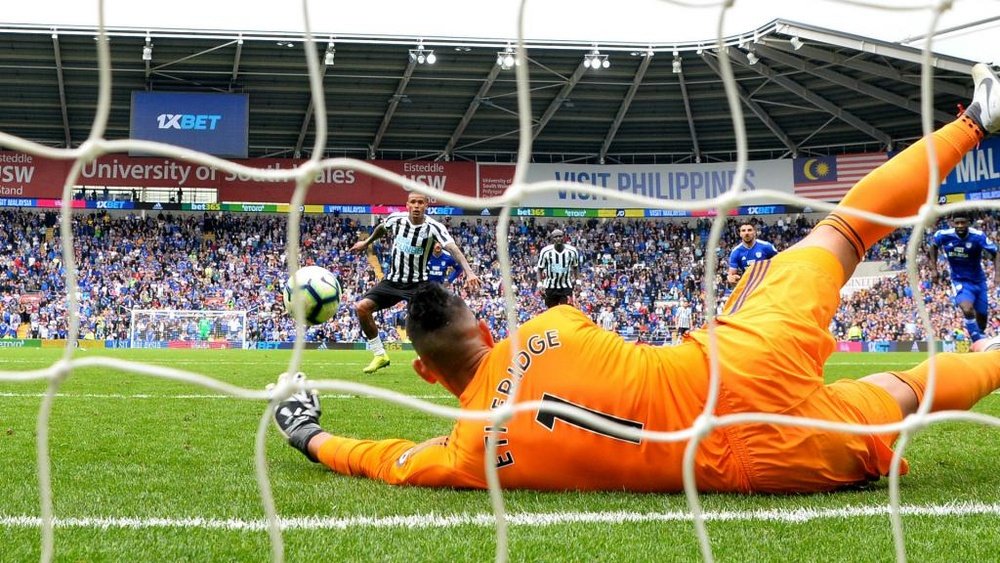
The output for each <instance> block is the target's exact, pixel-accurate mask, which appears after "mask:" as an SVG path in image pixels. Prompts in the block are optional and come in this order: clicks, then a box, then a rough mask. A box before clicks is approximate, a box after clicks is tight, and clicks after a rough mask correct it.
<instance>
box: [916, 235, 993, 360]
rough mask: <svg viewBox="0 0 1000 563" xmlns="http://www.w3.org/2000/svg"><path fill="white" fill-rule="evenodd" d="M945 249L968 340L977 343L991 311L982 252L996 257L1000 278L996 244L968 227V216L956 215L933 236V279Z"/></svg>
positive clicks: (930, 252)
mask: <svg viewBox="0 0 1000 563" xmlns="http://www.w3.org/2000/svg"><path fill="white" fill-rule="evenodd" d="M939 248H940V249H943V250H944V255H945V258H947V259H948V267H949V268H950V269H951V287H952V293H953V295H954V300H955V304H956V305H958V308H959V309H961V310H962V315H963V316H965V330H967V331H968V332H969V339H970V340H971V341H972V342H975V341H977V340H979V339H981V338H984V337H985V334H983V331H984V330H986V318H987V317H986V315H987V313H988V312H989V306H990V304H989V299H988V298H987V297H988V295H989V288H987V286H986V272H984V271H983V253H984V252H985V253H986V254H987V255H989V256H990V257H991V259H992V260H993V282H994V284H995V283H997V282H998V281H1000V255H998V254H997V245H996V244H994V243H993V241H991V240H990V239H989V237H987V236H986V234H985V233H983V232H982V231H980V230H979V229H973V228H969V218H968V217H964V216H961V215H956V216H954V217H952V219H951V227H950V228H947V229H939V230H938V231H937V232H935V233H934V237H933V238H932V239H931V243H930V248H929V249H928V255H929V258H930V262H931V275H932V279H935V280H937V279H941V280H942V281H944V278H943V277H942V276H939V275H938V249H939Z"/></svg>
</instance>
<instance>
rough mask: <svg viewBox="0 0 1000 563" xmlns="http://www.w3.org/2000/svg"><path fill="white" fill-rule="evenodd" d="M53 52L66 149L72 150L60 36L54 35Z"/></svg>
mask: <svg viewBox="0 0 1000 563" xmlns="http://www.w3.org/2000/svg"><path fill="white" fill-rule="evenodd" d="M52 50H53V51H54V52H55V61H56V81H57V82H58V84H59V108H60V110H61V111H62V121H63V138H64V139H65V141H66V148H71V146H72V145H71V143H72V142H73V136H72V135H70V131H69V110H68V109H67V108H66V81H65V80H64V79H63V65H62V52H61V49H60V48H59V36H58V35H56V34H55V33H53V34H52Z"/></svg>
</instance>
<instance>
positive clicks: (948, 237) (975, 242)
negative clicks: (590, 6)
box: [931, 227, 997, 283]
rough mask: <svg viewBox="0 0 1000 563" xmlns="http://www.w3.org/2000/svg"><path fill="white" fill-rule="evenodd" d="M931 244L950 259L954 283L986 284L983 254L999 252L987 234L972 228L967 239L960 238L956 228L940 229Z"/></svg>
mask: <svg viewBox="0 0 1000 563" xmlns="http://www.w3.org/2000/svg"><path fill="white" fill-rule="evenodd" d="M931 244H933V245H934V246H936V247H938V249H940V250H941V252H943V253H944V255H945V257H946V258H947V259H948V266H949V267H950V268H951V281H952V282H960V281H961V282H970V283H981V282H985V281H986V272H985V271H983V252H984V251H985V252H988V253H990V254H996V252H997V245H996V244H994V243H993V241H991V240H990V238H989V237H987V236H986V234H985V233H983V232H982V231H980V230H979V229H973V228H971V227H970V228H969V232H968V233H967V234H966V235H965V238H962V237H960V236H958V234H957V233H956V232H955V229H954V228H948V229H940V230H938V231H937V232H935V233H934V238H933V239H932V240H931Z"/></svg>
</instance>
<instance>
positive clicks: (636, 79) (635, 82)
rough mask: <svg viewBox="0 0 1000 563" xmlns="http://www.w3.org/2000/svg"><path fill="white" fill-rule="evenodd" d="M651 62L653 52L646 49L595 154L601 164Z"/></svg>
mask: <svg viewBox="0 0 1000 563" xmlns="http://www.w3.org/2000/svg"><path fill="white" fill-rule="evenodd" d="M651 62H653V52H652V51H647V52H646V56H645V57H642V62H641V63H639V68H638V70H636V71H635V76H633V77H632V85H631V86H629V88H628V92H626V93H625V98H623V99H622V103H621V105H619V106H618V113H617V114H616V115H615V120H614V121H613V122H611V128H610V129H608V134H607V135H605V136H604V142H603V143H601V152H600V153H598V155H597V158H598V161H599V162H600V163H601V164H604V157H606V156H607V155H608V149H609V148H610V147H611V142H612V141H614V140H615V135H617V134H618V128H619V127H621V125H622V121H624V120H625V114H627V113H628V108H629V107H630V106H631V105H632V100H633V99H635V93H636V91H638V90H639V85H640V84H642V79H643V78H645V76H646V70H648V69H649V63H651Z"/></svg>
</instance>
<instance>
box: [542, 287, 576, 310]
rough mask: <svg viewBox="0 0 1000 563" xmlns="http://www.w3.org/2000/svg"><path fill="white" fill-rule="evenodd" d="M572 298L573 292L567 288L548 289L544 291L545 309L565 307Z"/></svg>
mask: <svg viewBox="0 0 1000 563" xmlns="http://www.w3.org/2000/svg"><path fill="white" fill-rule="evenodd" d="M572 296H573V290H572V289H571V288H568V287H549V288H546V289H545V293H544V298H545V306H546V307H555V306H556V305H565V304H567V303H569V298H570V297H572Z"/></svg>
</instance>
